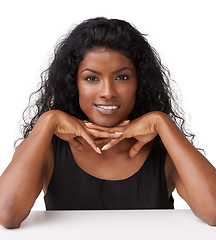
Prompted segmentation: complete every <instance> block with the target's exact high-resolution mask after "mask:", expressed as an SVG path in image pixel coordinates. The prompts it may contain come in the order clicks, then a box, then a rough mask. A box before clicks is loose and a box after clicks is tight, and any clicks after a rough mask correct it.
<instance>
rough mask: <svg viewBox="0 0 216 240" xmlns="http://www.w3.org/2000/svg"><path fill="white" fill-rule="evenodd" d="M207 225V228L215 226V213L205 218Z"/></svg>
mask: <svg viewBox="0 0 216 240" xmlns="http://www.w3.org/2000/svg"><path fill="white" fill-rule="evenodd" d="M207 223H208V225H209V226H212V227H215V226H216V212H214V214H211V215H210V216H209V217H208V218H207Z"/></svg>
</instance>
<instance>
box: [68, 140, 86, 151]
mask: <svg viewBox="0 0 216 240" xmlns="http://www.w3.org/2000/svg"><path fill="white" fill-rule="evenodd" d="M70 143H71V145H72V146H73V148H75V149H76V150H78V151H79V152H82V151H83V149H84V148H83V144H82V143H81V142H80V141H78V140H77V139H75V138H73V139H72V140H71V141H70Z"/></svg>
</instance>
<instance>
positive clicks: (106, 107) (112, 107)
mask: <svg viewBox="0 0 216 240" xmlns="http://www.w3.org/2000/svg"><path fill="white" fill-rule="evenodd" d="M98 107H99V108H103V109H106V110H114V109H117V108H118V106H102V105H98Z"/></svg>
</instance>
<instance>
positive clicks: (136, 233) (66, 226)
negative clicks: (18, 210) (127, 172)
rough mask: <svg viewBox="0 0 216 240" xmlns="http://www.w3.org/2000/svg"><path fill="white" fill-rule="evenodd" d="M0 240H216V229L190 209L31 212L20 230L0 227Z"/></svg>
mask: <svg viewBox="0 0 216 240" xmlns="http://www.w3.org/2000/svg"><path fill="white" fill-rule="evenodd" d="M0 239H1V240H7V239H14V240H19V239H22V240H25V239H30V240H34V239H35V240H41V239H49V240H50V239H51V240H55V239H58V240H67V239H76V240H77V239H88V240H89V239H94V240H96V239H100V240H104V239H105V240H106V239H118V240H119V239H133V240H134V239H147V240H149V239H157V240H162V239H172V240H176V239H182V240H185V239H190V240H194V239H195V240H196V239H197V240H198V239H202V240H206V239H214V240H215V239H216V227H210V226H208V224H206V223H204V222H203V221H201V220H199V219H198V218H197V217H195V216H194V215H193V213H192V212H191V211H190V210H135V211H134V210H127V211H48V212H46V211H33V212H31V213H30V215H29V217H28V218H27V219H26V220H25V221H24V222H23V223H22V225H21V227H20V228H19V229H13V230H7V229H4V228H3V227H1V226H0Z"/></svg>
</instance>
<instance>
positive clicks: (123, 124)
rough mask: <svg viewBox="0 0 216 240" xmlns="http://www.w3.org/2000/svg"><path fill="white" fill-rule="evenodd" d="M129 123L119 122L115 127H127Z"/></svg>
mask: <svg viewBox="0 0 216 240" xmlns="http://www.w3.org/2000/svg"><path fill="white" fill-rule="evenodd" d="M129 123H130V120H125V121H123V122H120V123H119V124H117V125H116V126H115V127H123V126H127V125H128V124H129Z"/></svg>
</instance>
